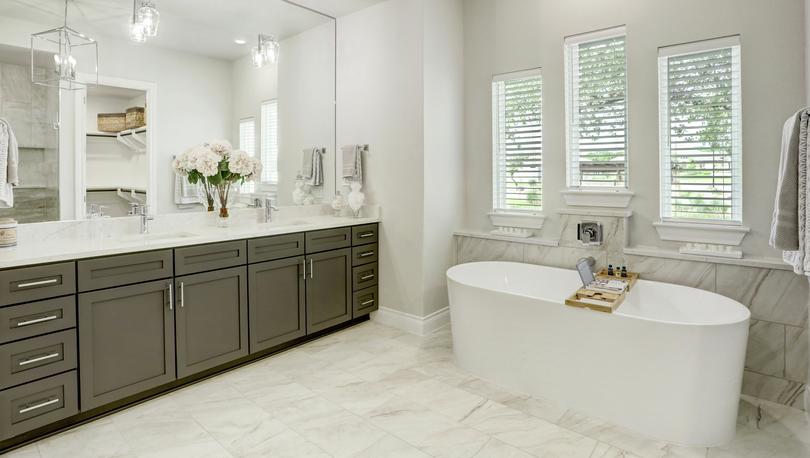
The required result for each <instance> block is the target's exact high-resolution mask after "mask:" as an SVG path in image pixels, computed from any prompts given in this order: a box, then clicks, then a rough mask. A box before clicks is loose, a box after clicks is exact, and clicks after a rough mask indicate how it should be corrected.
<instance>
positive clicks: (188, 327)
mask: <svg viewBox="0 0 810 458" xmlns="http://www.w3.org/2000/svg"><path fill="white" fill-rule="evenodd" d="M175 287H176V291H177V298H176V304H177V306H176V307H175V310H176V317H177V376H178V378H180V377H186V376H188V375H192V374H196V373H198V372H201V371H204V370H206V369H210V368H212V367H216V366H219V365H220V364H225V363H227V362H230V361H233V360H235V359H237V358H240V357H242V356H245V355H247V354H248V317H247V312H248V298H247V268H246V267H244V266H242V267H234V268H231V269H224V270H215V271H213V272H206V273H202V274H196V275H188V276H186V277H180V278H176V279H175Z"/></svg>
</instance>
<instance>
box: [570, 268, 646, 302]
mask: <svg viewBox="0 0 810 458" xmlns="http://www.w3.org/2000/svg"><path fill="white" fill-rule="evenodd" d="M595 277H596V278H597V279H605V278H606V279H611V280H624V281H626V282H627V290H626V291H625V292H623V293H608V292H602V291H591V290H588V289H585V288H580V289H578V290H577V292H575V293H574V294H573V295H572V296H571V297H569V298H568V299H566V300H565V305H570V306H572V307H579V308H586V309H591V310H596V311H597V312H605V313H613V311H614V310H616V309H617V308H619V306H620V305H622V302H624V298H625V296H626V295H627V293H628V292H629V291H630V290H631V289H632V288H633V286H634V285H635V284H636V281H638V274H637V273H635V272H627V276H626V277H622V276H621V274H619V275H608V274H607V269H602V270H600V271H599V272H598V273H597V274H596V275H595Z"/></svg>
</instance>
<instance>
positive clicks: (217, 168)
mask: <svg viewBox="0 0 810 458" xmlns="http://www.w3.org/2000/svg"><path fill="white" fill-rule="evenodd" d="M172 165H173V167H174V171H175V173H177V174H178V175H180V176H184V177H186V178H187V179H188V182H189V183H191V184H200V185H202V187H203V189H204V190H205V196H206V200H207V203H208V211H210V212H212V211H214V197H215V196H214V194H216V196H217V197H218V198H219V203H220V207H219V216H220V217H221V218H227V217H228V198H229V197H230V192H231V185H232V184H240V185H241V184H243V183H245V182H246V181H253V179H254V178H255V177H257V176H259V175H261V171H262V164H261V162H260V161H258V160H257V159H254V158H253V157H251V156H250V155H249V154H248V153H246V152H244V151H241V150H236V149H234V148H233V146H231V144H230V142H228V141H227V140H217V141H213V142H209V143H204V144H202V145H197V146H192V147H191V148H189V149H188V150H187V151H186V152H184V153H183V154H181V155H180V156H178V157H177V158H176V159H175V160H174V163H173V164H172ZM215 191H216V193H215Z"/></svg>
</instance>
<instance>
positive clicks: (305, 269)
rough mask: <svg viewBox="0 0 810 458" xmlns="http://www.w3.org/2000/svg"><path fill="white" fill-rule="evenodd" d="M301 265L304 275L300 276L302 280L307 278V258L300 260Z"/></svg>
mask: <svg viewBox="0 0 810 458" xmlns="http://www.w3.org/2000/svg"><path fill="white" fill-rule="evenodd" d="M301 266H302V267H303V268H304V276H303V277H302V278H303V279H304V280H306V279H307V260H306V259H302V260H301Z"/></svg>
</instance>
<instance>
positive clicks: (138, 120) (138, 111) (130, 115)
mask: <svg viewBox="0 0 810 458" xmlns="http://www.w3.org/2000/svg"><path fill="white" fill-rule="evenodd" d="M145 125H146V108H144V107H132V108H127V129H137V128H138V127H143V126H145Z"/></svg>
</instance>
